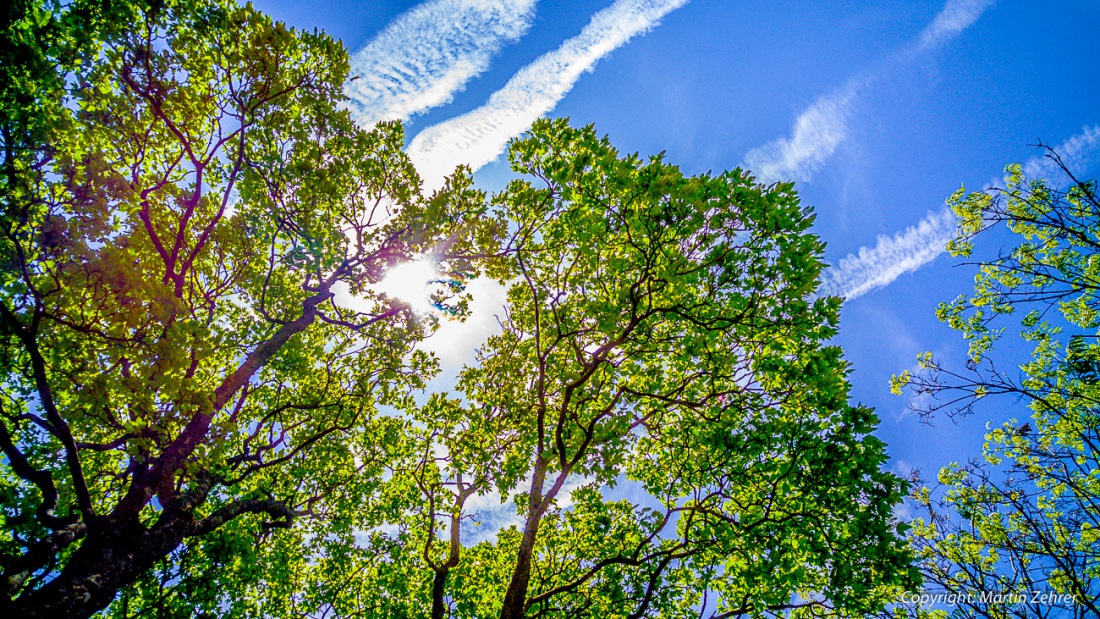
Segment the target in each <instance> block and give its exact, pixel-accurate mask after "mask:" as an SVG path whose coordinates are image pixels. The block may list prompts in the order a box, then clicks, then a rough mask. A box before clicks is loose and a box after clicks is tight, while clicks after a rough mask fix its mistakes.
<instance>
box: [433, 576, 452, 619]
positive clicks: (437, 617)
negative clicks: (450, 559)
mask: <svg viewBox="0 0 1100 619" xmlns="http://www.w3.org/2000/svg"><path fill="white" fill-rule="evenodd" d="M450 571H451V568H449V567H447V566H446V565H443V566H440V567H439V569H437V570H435V578H433V579H432V619H443V615H444V612H445V611H446V610H447V608H446V606H445V605H444V604H443V594H444V592H445V590H446V587H447V573H448V572H450Z"/></svg>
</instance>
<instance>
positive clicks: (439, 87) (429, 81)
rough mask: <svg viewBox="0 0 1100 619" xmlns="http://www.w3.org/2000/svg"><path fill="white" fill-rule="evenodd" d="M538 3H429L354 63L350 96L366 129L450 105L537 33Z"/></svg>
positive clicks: (457, 0) (403, 19)
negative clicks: (500, 56) (505, 53)
mask: <svg viewBox="0 0 1100 619" xmlns="http://www.w3.org/2000/svg"><path fill="white" fill-rule="evenodd" d="M536 2H537V0H429V1H428V2H425V3H423V4H421V5H419V6H416V7H414V8H413V9H411V10H409V11H407V12H405V13H403V14H402V15H401V16H399V17H398V18H397V19H396V20H395V21H394V22H393V23H392V24H390V25H389V26H388V27H387V28H386V29H385V30H384V31H383V32H382V33H381V34H379V35H378V36H377V37H375V38H374V39H373V40H371V41H370V42H369V43H367V44H366V45H365V46H364V47H363V48H362V49H360V50H359V51H358V52H356V53H355V54H354V55H353V56H352V58H351V75H352V77H354V76H356V75H358V78H356V79H354V80H351V81H349V82H348V83H347V84H346V85H345V86H344V90H345V92H346V94H347V95H348V97H349V98H350V101H349V102H348V108H349V109H350V110H351V113H352V116H353V117H354V118H355V119H356V120H357V121H358V122H360V123H361V124H363V125H366V126H371V125H373V124H374V123H376V122H378V121H380V120H406V119H408V118H409V117H411V116H413V115H415V114H417V113H420V112H423V111H425V110H427V109H429V108H432V107H436V106H439V105H443V104H445V103H448V102H450V101H451V100H452V99H453V97H454V93H456V92H458V91H460V90H462V88H463V87H465V85H466V83H467V82H469V81H470V80H471V79H473V78H474V77H476V76H477V75H480V74H481V73H483V72H485V70H486V69H488V68H489V63H490V61H491V60H492V58H493V56H495V55H496V54H497V52H499V51H500V49H501V47H503V46H504V45H505V44H507V43H510V42H513V41H516V40H517V39H519V38H520V37H522V36H523V35H524V34H525V33H526V32H527V30H528V29H529V28H530V27H531V24H532V22H533V20H534V15H535V3H536Z"/></svg>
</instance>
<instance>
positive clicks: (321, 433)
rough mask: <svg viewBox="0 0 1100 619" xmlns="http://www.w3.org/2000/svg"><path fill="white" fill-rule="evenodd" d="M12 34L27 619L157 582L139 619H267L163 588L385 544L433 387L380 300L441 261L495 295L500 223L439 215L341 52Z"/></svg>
mask: <svg viewBox="0 0 1100 619" xmlns="http://www.w3.org/2000/svg"><path fill="white" fill-rule="evenodd" d="M11 10H12V13H11V15H13V16H14V19H12V20H10V21H9V22H8V23H6V24H5V27H6V30H5V34H4V37H5V39H4V50H5V53H6V54H8V53H9V52H10V55H11V56H12V57H13V58H15V60H16V62H13V63H12V64H10V65H9V64H7V63H6V62H5V64H4V69H3V70H4V72H5V74H6V75H7V76H10V77H12V78H13V79H14V80H15V81H14V82H8V81H7V80H5V90H4V98H3V101H2V104H3V105H4V113H3V115H2V122H3V138H4V143H3V146H4V159H3V162H2V172H3V178H4V181H3V183H4V184H3V213H2V219H0V260H2V261H3V264H4V268H3V269H2V270H0V343H2V346H0V365H2V373H0V376H3V377H4V378H3V379H2V381H0V447H2V449H3V452H4V457H5V466H4V467H3V468H2V469H0V471H2V472H0V496H2V497H3V498H2V505H3V512H2V513H3V519H4V526H3V532H2V538H0V568H2V570H3V573H2V582H3V585H4V593H5V595H3V596H0V608H3V609H4V614H5V615H7V616H21V617H38V616H72V617H77V616H88V615H89V614H91V613H92V612H95V611H96V610H98V609H101V608H103V607H105V606H106V605H108V604H109V603H110V602H111V601H112V600H113V599H115V598H116V593H117V592H118V591H119V590H120V589H121V588H123V587H126V586H127V585H128V584H129V583H136V584H134V586H133V587H132V588H129V589H127V591H126V593H125V594H124V595H123V596H122V597H121V598H120V601H119V609H120V610H119V612H120V613H121V614H122V615H127V614H128V613H130V612H136V613H139V614H142V615H143V616H144V615H147V614H149V613H152V612H153V609H154V608H155V609H156V612H157V613H159V614H160V615H162V616H175V615H186V616H190V615H191V614H193V613H204V612H205V613H214V612H222V611H226V610H227V611H228V612H230V613H231V614H235V615H240V614H253V615H257V616H258V615H263V614H265V613H266V612H267V611H266V609H265V608H266V607H265V604H268V603H269V602H268V601H267V598H277V597H278V595H279V594H280V593H281V591H280V590H275V591H273V592H271V595H267V596H265V597H264V598H260V597H249V596H241V597H235V596H234V595H233V590H232V589H231V588H230V589H225V588H216V587H206V588H205V589H204V588H203V587H200V586H195V587H184V586H181V587H179V591H184V590H187V591H189V592H190V593H189V595H190V597H186V598H178V597H173V595H172V592H168V593H167V594H166V593H165V592H164V591H163V589H164V588H165V586H166V583H167V582H169V581H172V582H174V583H190V582H192V581H194V582H195V583H209V574H210V573H211V572H212V571H213V572H217V571H218V568H219V566H225V565H234V564H240V563H242V562H245V561H248V559H249V557H250V555H252V554H254V551H253V546H254V545H255V544H256V543H257V540H268V542H269V543H271V544H273V545H276V546H281V547H285V548H287V552H297V553H299V554H303V555H309V554H310V553H311V551H310V549H311V548H313V547H315V546H318V545H320V546H324V547H325V548H324V549H325V550H330V552H329V554H330V555H331V556H332V557H333V560H336V558H338V556H339V549H340V546H339V544H338V543H337V539H336V538H340V536H343V538H340V539H341V540H342V541H343V542H345V543H346V541H347V540H346V539H344V538H346V537H347V535H349V534H348V533H346V532H347V531H350V530H352V529H356V528H358V529H365V528H369V527H370V526H372V525H373V523H374V520H372V518H373V516H372V515H371V514H372V512H371V511H370V510H365V509H363V508H362V506H363V505H364V504H370V505H375V504H379V505H381V504H382V502H381V501H376V500H375V499H374V498H373V497H374V496H375V495H377V494H379V493H380V492H381V490H380V487H381V481H382V478H383V476H384V475H385V467H384V465H385V464H386V463H387V462H388V459H389V458H390V457H391V454H390V453H389V447H388V446H389V445H390V444H391V443H394V444H397V445H400V444H401V443H400V441H395V440H391V439H393V438H394V437H396V436H397V435H398V434H399V433H400V432H401V426H402V422H401V421H400V420H399V419H396V418H393V417H387V416H383V415H381V414H379V413H378V407H379V406H380V405H384V404H390V405H394V404H398V405H399V404H402V403H404V402H406V401H407V398H408V393H409V390H410V389H412V388H415V387H418V386H420V385H422V382H423V379H424V377H426V376H428V375H430V374H431V372H432V371H433V369H434V362H433V361H432V360H431V359H430V358H429V357H428V356H426V355H425V354H424V353H422V352H414V351H413V345H414V344H415V342H416V341H417V340H418V339H419V338H421V337H422V336H423V335H424V333H425V330H426V329H427V328H430V326H431V325H430V323H428V322H425V321H421V320H417V319H415V317H414V316H413V314H412V313H411V311H410V310H408V309H407V308H405V307H404V306H403V305H401V304H400V303H395V302H394V301H392V300H390V299H387V298H385V297H384V296H382V295H379V294H376V293H373V292H371V290H370V284H371V283H372V282H375V281H377V280H378V278H379V277H380V276H381V274H382V273H383V272H384V270H385V269H386V268H387V267H388V266H390V265H392V264H394V263H396V262H398V261H401V260H407V259H410V258H412V257H415V256H418V255H421V254H424V253H427V252H436V258H437V259H439V260H441V261H442V262H443V264H444V268H448V269H453V270H457V271H463V272H468V271H473V270H475V269H476V265H474V264H473V263H471V262H470V260H469V259H467V258H464V257H463V256H465V255H470V254H472V253H477V252H478V251H480V250H478V249H477V248H478V247H487V248H495V247H496V245H497V241H496V235H497V234H498V233H499V231H500V229H501V228H500V224H499V222H498V221H497V220H495V219H493V218H491V217H488V216H487V215H486V212H487V211H486V209H487V206H486V204H485V201H484V197H483V195H482V194H481V193H480V192H477V191H474V190H472V189H470V188H469V179H468V178H466V177H464V176H462V175H457V176H455V177H454V178H453V179H451V182H450V184H449V185H448V186H447V187H446V188H445V189H444V190H442V191H441V192H440V193H438V194H437V195H436V196H434V197H433V198H431V199H425V198H423V197H422V196H421V195H420V192H419V189H418V187H419V180H418V178H417V176H416V173H415V170H414V169H413V167H412V165H411V164H410V163H409V161H408V159H407V157H406V156H405V155H404V153H403V151H402V148H403V146H404V142H403V136H402V132H401V129H400V127H399V126H397V125H395V124H387V125H381V126H379V127H377V128H376V129H375V130H373V131H364V130H362V129H359V128H357V127H356V126H355V125H354V124H353V123H352V122H351V120H350V119H349V117H348V115H347V113H346V112H343V111H341V110H340V109H339V102H340V101H341V98H342V85H343V83H344V80H345V77H346V73H347V54H346V52H345V51H344V49H343V48H342V47H341V46H340V45H339V44H338V43H335V42H334V41H333V40H332V39H330V38H329V37H327V36H325V35H323V34H317V33H312V34H311V33H301V32H296V31H293V30H290V29H288V28H286V27H284V26H283V25H282V24H279V23H273V22H272V21H271V20H270V19H269V18H267V17H265V16H263V15H262V14H260V13H258V12H256V11H255V10H254V9H252V8H251V7H240V6H237V5H236V4H235V3H233V2H222V1H220V0H219V1H211V2H186V3H179V4H174V3H167V4H163V3H156V4H154V5H143V4H140V3H139V4H128V3H123V4H112V3H104V4H102V5H100V4H95V3H80V2H77V3H73V4H57V5H46V7H45V10H43V9H42V7H39V6H36V5H28V4H23V3H20V4H18V5H17V6H16V7H13V8H12V9H11ZM19 11H22V13H21V14H20V13H19ZM102 24H106V26H104V27H102V28H98V29H97V25H102ZM112 24H114V25H116V26H117V25H125V28H124V29H112V28H111V27H107V26H110V25H112ZM82 29H85V30H82ZM28 33H29V34H28ZM39 36H41V37H42V38H40V39H39V38H37V37H39ZM341 286H344V287H346V288H347V289H349V290H350V291H351V292H353V293H356V294H359V295H361V296H363V297H364V300H363V301H362V304H361V305H360V306H358V307H360V308H362V309H361V310H350V309H347V308H346V307H341V306H339V305H337V304H336V303H335V302H334V297H335V295H336V294H337V293H338V292H339V291H340V287H341ZM455 302H456V303H457V305H456V308H457V309H458V310H461V307H462V301H461V300H460V299H455ZM292 524H293V525H294V527H293V533H288V534H287V535H282V536H279V535H272V534H271V530H270V529H271V527H283V528H286V527H291V525H292ZM330 538H331V542H330V541H329V540H330ZM318 540H325V542H323V543H319V542H318ZM328 546H331V549H329V548H328ZM154 567H157V570H154V571H152V572H151V571H150V570H151V568H154ZM242 569H243V568H242ZM247 570H250V571H251V572H253V576H252V578H253V579H254V580H255V579H259V578H260V575H261V574H262V575H263V577H264V578H265V579H266V580H267V582H271V583H280V584H279V587H280V588H281V589H286V590H292V588H293V587H294V585H295V581H294V578H293V576H294V575H293V574H291V573H288V572H285V571H282V570H283V566H280V565H257V564H251V565H249V566H247ZM157 577H159V578H161V580H160V582H159V587H157V586H156V585H158V583H157V582H156V581H155V580H152V579H154V578H157ZM154 589H157V590H156V591H154ZM150 605H151V606H150ZM135 607H136V610H133V611H130V610H128V609H131V608H135Z"/></svg>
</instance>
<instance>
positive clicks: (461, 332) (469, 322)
mask: <svg viewBox="0 0 1100 619" xmlns="http://www.w3.org/2000/svg"><path fill="white" fill-rule="evenodd" d="M466 292H468V293H470V295H471V296H472V297H473V298H472V300H471V301H470V315H469V316H467V317H466V320H465V321H463V322H459V321H457V320H448V319H446V318H441V319H440V322H439V328H438V329H437V330H436V332H435V333H433V334H432V335H431V336H430V337H428V338H427V339H425V340H424V341H423V342H421V343H420V348H422V349H424V350H427V351H429V352H433V353H435V355H436V357H438V358H439V362H440V364H441V365H442V366H443V369H444V372H442V373H441V375H443V376H449V375H450V374H453V373H454V372H453V371H449V370H458V369H461V368H462V366H463V365H466V364H473V362H474V351H475V349H477V348H478V347H479V346H481V345H482V344H484V343H485V340H487V339H489V337H490V336H492V335H496V334H497V333H499V332H500V323H499V322H497V318H498V317H500V318H503V317H504V308H505V301H506V299H507V296H508V289H507V288H506V287H505V286H503V285H501V284H499V283H497V282H496V281H494V280H491V279H489V278H486V277H479V278H476V279H473V280H471V281H470V282H469V283H468V284H466Z"/></svg>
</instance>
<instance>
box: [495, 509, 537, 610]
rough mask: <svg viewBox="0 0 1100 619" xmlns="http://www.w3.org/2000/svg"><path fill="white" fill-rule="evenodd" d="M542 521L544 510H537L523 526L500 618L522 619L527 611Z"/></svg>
mask: <svg viewBox="0 0 1100 619" xmlns="http://www.w3.org/2000/svg"><path fill="white" fill-rule="evenodd" d="M541 521H542V510H536V511H535V512H533V513H531V514H530V515H529V516H528V518H527V524H526V525H524V527H523V541H522V542H520V546H519V553H518V554H517V555H516V569H515V571H514V572H512V580H511V582H509V583H508V591H507V593H505V594H504V605H503V606H502V607H501V609H500V619H522V618H523V615H524V614H525V613H526V612H527V587H528V585H529V584H530V582H531V558H532V556H533V554H534V551H535V539H536V537H537V536H538V532H539V523H540V522H541Z"/></svg>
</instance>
